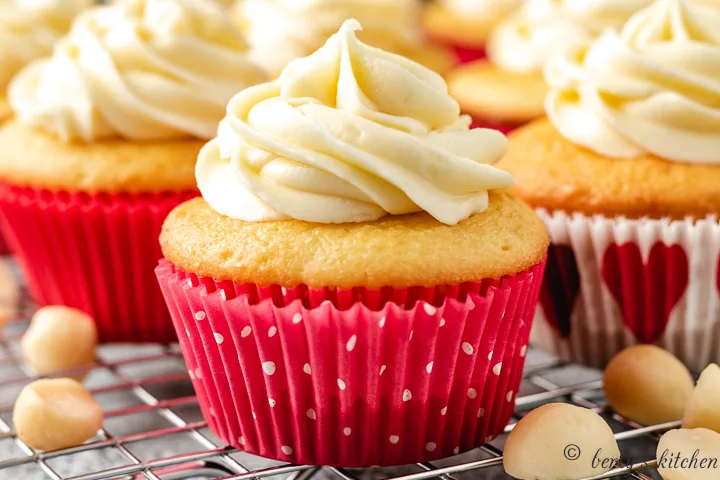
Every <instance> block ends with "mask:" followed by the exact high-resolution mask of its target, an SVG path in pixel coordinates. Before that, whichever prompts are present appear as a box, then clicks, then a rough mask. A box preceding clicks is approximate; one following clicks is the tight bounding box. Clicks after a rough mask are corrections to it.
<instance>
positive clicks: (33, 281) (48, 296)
mask: <svg viewBox="0 0 720 480" xmlns="http://www.w3.org/2000/svg"><path fill="white" fill-rule="evenodd" d="M195 195H196V193H195V192H182V193H159V194H137V195H131V194H116V195H108V194H95V195H90V194H86V193H74V192H66V191H57V192H56V191H50V190H44V189H36V188H29V187H16V186H12V185H6V184H0V223H2V224H3V226H4V227H5V228H6V232H7V235H8V239H9V240H10V243H11V246H12V248H13V251H14V253H15V255H16V257H17V259H18V261H19V263H20V266H21V268H22V270H23V273H24V275H25V277H26V280H27V283H28V289H29V290H30V295H31V296H32V298H33V300H34V301H35V302H36V303H37V304H38V305H67V306H70V307H74V308H78V309H80V310H83V311H85V312H87V313H88V314H90V315H91V316H92V317H93V318H94V319H95V321H96V322H97V327H98V334H99V338H100V340H101V341H103V342H161V343H169V342H172V341H174V340H175V339H176V338H177V337H176V336H175V329H174V328H173V327H172V322H171V321H170V317H169V315H168V313H167V308H166V307H165V302H164V301H163V298H162V294H161V292H160V289H159V288H158V285H157V281H156V280H155V276H154V274H153V269H154V267H155V266H156V265H157V261H158V259H159V258H161V257H162V252H161V251H160V245H159V243H158V236H159V235H160V229H161V227H162V222H163V220H164V219H165V217H166V216H167V214H168V213H169V212H170V210H172V209H173V208H174V207H175V206H177V205H179V204H180V203H182V202H184V201H185V200H188V199H190V198H192V197H194V196H195Z"/></svg>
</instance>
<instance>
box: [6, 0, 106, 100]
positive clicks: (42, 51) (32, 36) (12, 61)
mask: <svg viewBox="0 0 720 480" xmlns="http://www.w3.org/2000/svg"><path fill="white" fill-rule="evenodd" d="M92 3H93V2H92V0H42V1H37V0H0V95H4V91H5V88H6V87H7V85H8V83H10V79H11V78H12V77H13V75H15V74H16V73H17V72H18V71H19V70H20V69H21V68H22V67H23V66H25V65H26V64H27V63H28V62H30V61H32V60H34V59H36V58H39V57H42V56H44V55H47V54H49V53H50V52H51V51H52V46H53V44H54V43H55V42H56V41H57V40H58V39H59V38H60V37H62V36H63V35H64V34H65V33H67V31H68V29H69V28H70V23H71V22H72V19H73V18H74V17H75V15H77V14H78V13H79V12H80V11H81V10H83V9H84V8H87V7H88V6H90V5H92Z"/></svg>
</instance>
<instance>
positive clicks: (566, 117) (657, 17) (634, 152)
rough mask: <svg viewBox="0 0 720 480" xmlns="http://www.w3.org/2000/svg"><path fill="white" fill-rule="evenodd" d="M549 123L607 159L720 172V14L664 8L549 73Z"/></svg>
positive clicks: (664, 1)
mask: <svg viewBox="0 0 720 480" xmlns="http://www.w3.org/2000/svg"><path fill="white" fill-rule="evenodd" d="M546 79H547V81H548V83H549V85H550V89H551V90H550V93H549V95H548V97H547V99H546V110H547V113H548V116H549V118H550V120H551V121H552V123H553V124H554V125H555V127H556V128H557V129H558V131H559V132H560V133H561V134H562V135H563V136H564V137H565V138H567V139H568V140H570V141H572V142H575V143H577V144H580V145H582V146H584V147H586V148H588V149H590V150H593V151H595V152H598V153H600V154H602V155H605V156H609V157H618V158H632V157H637V156H641V155H646V154H652V155H655V156H658V157H661V158H664V159H666V160H671V161H679V162H690V163H701V164H716V163H717V164H720V80H719V79H720V9H717V8H712V7H703V6H698V5H694V4H691V3H690V2H688V1H686V0H660V1H658V2H656V3H655V4H653V5H652V6H651V7H649V8H647V9H646V10H643V11H641V12H638V13H637V14H636V15H634V16H633V17H632V18H631V19H630V20H629V21H628V22H627V24H626V25H625V27H624V29H623V31H622V33H621V34H617V33H613V32H608V33H606V34H604V35H603V36H602V37H601V38H599V39H598V40H596V41H595V42H594V43H591V44H589V45H584V46H578V47H574V48H571V49H568V51H566V52H564V53H563V54H562V55H561V56H559V57H558V58H556V59H555V60H554V61H552V62H550V63H549V64H548V65H547V68H546Z"/></svg>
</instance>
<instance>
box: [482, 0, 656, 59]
mask: <svg viewBox="0 0 720 480" xmlns="http://www.w3.org/2000/svg"><path fill="white" fill-rule="evenodd" d="M651 3H652V0H581V1H578V0H528V2H527V3H526V4H525V5H524V6H523V8H522V9H520V10H519V11H518V12H517V13H516V14H515V15H513V16H511V17H510V18H508V19H507V20H506V21H504V22H503V23H501V24H500V25H499V26H498V27H497V28H496V29H495V30H494V31H493V33H492V35H491V36H490V38H489V40H488V55H489V56H490V59H491V60H492V61H493V63H495V64H496V65H498V66H499V67H500V68H502V69H503V70H508V71H513V72H521V73H531V72H538V73H539V72H541V71H542V67H543V65H544V64H545V62H547V60H549V59H550V57H551V56H552V55H553V54H554V53H556V52H557V51H558V49H561V48H563V47H565V46H567V45H568V44H580V43H585V42H587V41H589V40H591V39H593V38H596V37H597V36H598V35H600V34H601V33H602V32H603V30H605V29H607V28H618V29H619V28H621V27H622V26H623V24H625V22H626V21H627V19H628V18H630V16H632V15H633V14H634V13H635V12H637V11H638V10H640V9H642V8H644V7H646V6H648V5H650V4H651Z"/></svg>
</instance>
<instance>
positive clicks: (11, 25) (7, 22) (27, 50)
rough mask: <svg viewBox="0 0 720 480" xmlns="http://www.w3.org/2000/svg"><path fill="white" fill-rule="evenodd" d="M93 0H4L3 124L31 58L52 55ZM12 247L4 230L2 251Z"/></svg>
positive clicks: (0, 10)
mask: <svg viewBox="0 0 720 480" xmlns="http://www.w3.org/2000/svg"><path fill="white" fill-rule="evenodd" d="M90 4H92V0H46V1H42V2H34V1H31V0H5V1H2V2H0V125H2V123H3V122H4V121H5V120H7V118H9V117H10V116H11V115H12V109H11V108H10V104H9V103H8V101H7V96H6V93H5V92H6V90H7V86H8V84H9V83H10V79H11V78H12V77H13V75H15V74H16V73H17V72H18V71H19V70H20V69H21V68H22V67H23V66H25V65H26V64H27V63H29V62H30V61H31V60H34V59H36V58H39V57H42V56H45V55H48V54H49V53H50V52H51V50H52V46H53V44H54V43H55V41H56V40H58V39H59V38H60V37H61V36H62V35H64V34H65V33H66V32H67V30H68V29H69V27H70V22H72V19H73V17H74V16H75V15H76V14H77V13H78V12H80V11H81V10H82V9H84V8H85V7H87V6H89V5H90ZM7 253H9V247H8V245H7V243H6V241H5V238H4V237H3V235H2V234H1V232H0V255H4V254H7Z"/></svg>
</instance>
